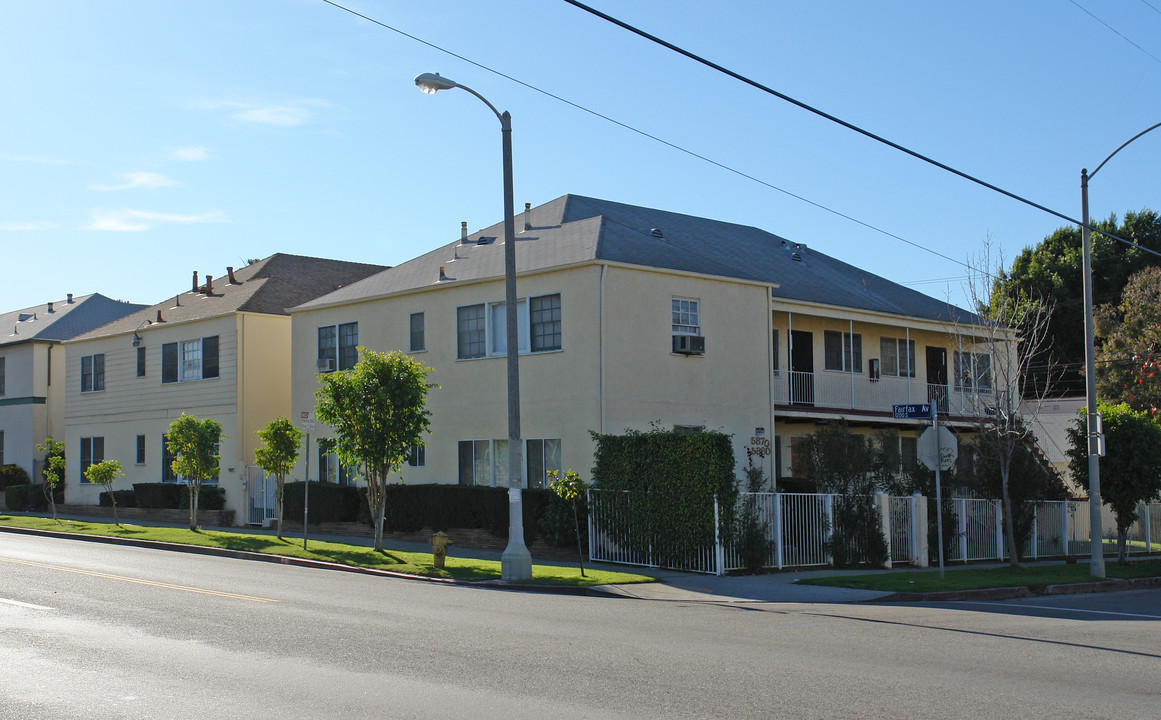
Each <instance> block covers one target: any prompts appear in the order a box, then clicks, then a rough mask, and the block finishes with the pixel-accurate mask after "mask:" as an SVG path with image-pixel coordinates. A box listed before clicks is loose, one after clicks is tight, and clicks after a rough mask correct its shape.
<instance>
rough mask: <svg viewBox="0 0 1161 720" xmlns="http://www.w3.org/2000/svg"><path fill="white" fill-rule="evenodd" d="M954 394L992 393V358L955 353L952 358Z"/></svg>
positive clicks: (982, 355)
mask: <svg viewBox="0 0 1161 720" xmlns="http://www.w3.org/2000/svg"><path fill="white" fill-rule="evenodd" d="M952 361H953V371H954V373H955V391H956V392H984V393H989V392H991V391H992V356H991V355H989V354H988V353H979V352H961V351H959V350H956V351H955V354H954V355H953V357H952Z"/></svg>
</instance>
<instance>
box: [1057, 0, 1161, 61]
mask: <svg viewBox="0 0 1161 720" xmlns="http://www.w3.org/2000/svg"><path fill="white" fill-rule="evenodd" d="M1069 2H1071V3H1072V4H1073V5H1075V6H1077V7H1078V8H1080V10H1081V12H1083V13H1084V14H1085V15H1088V16H1089V17H1090V18H1092V19H1093V20H1096V21H1097V22H1099V23H1100V24H1101V25H1104V26H1105V27H1107V28H1108V29H1109V30H1110V31H1112V32H1113V33H1115V34H1116V36H1117V37H1119V38H1120V39H1122V40H1124V41H1125V42H1127V43H1129V44H1130V45H1132V46H1133V47H1135V48H1137V49H1138V50H1140V51H1141V52H1143V53H1145V54H1146V55H1148V56H1149V57H1151V58H1153V62H1156V63H1161V58H1158V57H1157V56H1156V55H1154V54H1153V53H1151V52H1149V51H1148V50H1146V49H1145V48H1143V47H1141V46H1140V45H1138V44H1137V43H1135V42H1133V41H1132V40H1130V39H1129V38H1127V37H1125V36H1124V35H1122V34H1121V32H1120V31H1119V30H1117V29H1116V28H1115V27H1113V26H1112V25H1109V24H1108V23H1107V22H1105V21H1104V20H1101V19H1100V18H1099V17H1097V16H1096V15H1093V14H1092V13H1091V12H1089V11H1088V8H1086V7H1085V6H1083V5H1081V4H1080V3H1078V2H1077V1H1076V0H1069ZM1145 4H1146V5H1149V3H1145ZM1149 7H1153V6H1152V5H1149ZM1153 9H1154V10H1156V9H1157V8H1153Z"/></svg>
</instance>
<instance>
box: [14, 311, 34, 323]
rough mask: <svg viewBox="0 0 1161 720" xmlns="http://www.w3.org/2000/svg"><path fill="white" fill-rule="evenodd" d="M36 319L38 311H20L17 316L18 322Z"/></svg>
mask: <svg viewBox="0 0 1161 720" xmlns="http://www.w3.org/2000/svg"><path fill="white" fill-rule="evenodd" d="M35 319H36V313H20V314H19V315H17V316H16V322H27V321H29V320H35Z"/></svg>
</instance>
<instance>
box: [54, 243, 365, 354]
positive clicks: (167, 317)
mask: <svg viewBox="0 0 1161 720" xmlns="http://www.w3.org/2000/svg"><path fill="white" fill-rule="evenodd" d="M386 269H387V266H385V265H370V264H367V263H357V262H348V261H345V260H328V259H325V258H314V257H305V256H303V255H287V254H285V253H276V254H274V255H271V256H270V257H268V258H266V259H265V260H259V261H258V262H256V263H252V264H250V265H247V266H246V267H244V268H241V269H239V270H236V271H235V272H234V279H235V280H236V281H237V282H236V283H235V284H231V283H230V282H229V276H228V275H227V273H225V272H223V273H222V274H221V275H213V274H212V273H211V277H212V278H213V279H212V287H211V292H210V294H207V293H206V292H205V289H206V285H205V279H204V278H199V280H200V283H199V289H198V290H196V291H195V290H193V289H192V285H193V283H192V271H191V282H190V287H191V289H190V290H186V291H185V292H184V293H181V294H180V295H177V296H175V297H171V298H168V299H166V300H165V301H163V302H160V303H157V304H156V305H152V306H150V307H147V308H145V309H144V310H141V311H140V312H136V313H133V314H132V315H128V316H126V317H123V318H120V319H118V320H116V321H114V322H111V323H108V324H107V325H104V326H102V327H99V328H97V329H95V330H93V331H91V332H87V333H85V334H83V335H80V336H78V337H76V338H74V339H76V340H89V339H91V338H98V337H106V336H109V335H117V334H121V333H128V332H133V331H135V330H137V329H138V328H139V327H141V325H142V324H144V323H146V321H148V324H156V322H157V317H158V313H160V314H161V318H162V321H163V322H188V321H190V320H204V319H206V318H213V317H221V316H223V315H230V314H232V313H235V312H252V313H265V314H269V315H286V314H287V309H288V308H291V307H294V306H295V305H300V304H302V303H304V302H307V301H309V300H312V299H314V298H316V297H319V296H320V295H325V294H327V293H330V292H333V291H334V290H336V289H339V288H342V287H344V286H346V285H349V284H351V283H354V282H358V281H359V280H362V279H364V278H366V277H368V276H371V275H374V274H375V273H378V272H381V271H383V270H386ZM147 326H148V325H147Z"/></svg>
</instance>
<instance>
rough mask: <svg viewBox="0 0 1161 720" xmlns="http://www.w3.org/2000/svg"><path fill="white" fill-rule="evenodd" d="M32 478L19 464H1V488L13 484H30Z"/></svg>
mask: <svg viewBox="0 0 1161 720" xmlns="http://www.w3.org/2000/svg"><path fill="white" fill-rule="evenodd" d="M31 483H32V479H31V478H29V477H28V473H27V472H26V471H25V470H24V468H22V467H20V466H19V465H0V489H3V488H6V487H11V486H13V485H29V484H31Z"/></svg>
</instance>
